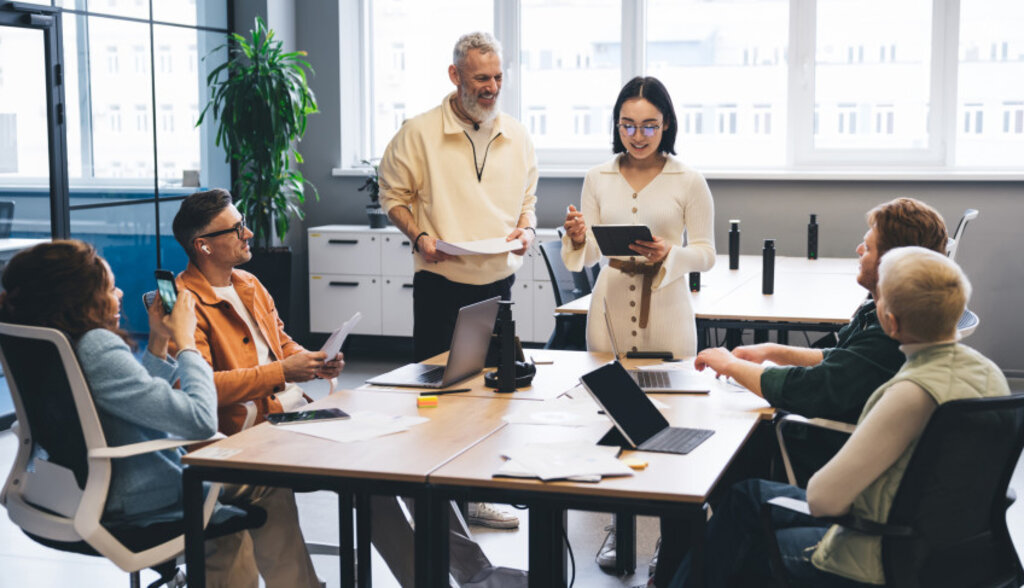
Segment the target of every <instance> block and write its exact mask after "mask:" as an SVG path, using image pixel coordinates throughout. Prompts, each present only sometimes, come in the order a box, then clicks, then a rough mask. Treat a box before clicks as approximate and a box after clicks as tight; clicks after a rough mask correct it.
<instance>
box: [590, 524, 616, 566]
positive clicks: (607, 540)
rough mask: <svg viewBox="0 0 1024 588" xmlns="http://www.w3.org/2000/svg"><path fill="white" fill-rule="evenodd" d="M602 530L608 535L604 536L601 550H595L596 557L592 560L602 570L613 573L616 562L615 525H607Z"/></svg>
mask: <svg viewBox="0 0 1024 588" xmlns="http://www.w3.org/2000/svg"><path fill="white" fill-rule="evenodd" d="M604 530H605V531H608V534H607V535H605V537H604V543H601V548H600V549H598V550H597V556H596V557H595V558H594V560H595V561H596V562H597V565H598V567H600V568H601V569H602V570H605V571H609V572H614V571H615V564H616V561H617V560H616V551H615V543H616V541H615V525H614V524H611V525H607V526H605V528H604Z"/></svg>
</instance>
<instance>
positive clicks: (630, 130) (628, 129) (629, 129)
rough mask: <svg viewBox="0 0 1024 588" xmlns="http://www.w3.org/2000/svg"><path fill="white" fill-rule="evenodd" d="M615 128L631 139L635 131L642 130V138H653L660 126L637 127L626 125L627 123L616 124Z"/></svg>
mask: <svg viewBox="0 0 1024 588" xmlns="http://www.w3.org/2000/svg"><path fill="white" fill-rule="evenodd" d="M615 126H617V127H619V128H620V129H622V131H623V132H624V133H626V135H627V136H629V137H632V136H633V135H635V134H636V130H637V129H640V130H642V131H643V132H644V136H645V137H653V136H654V133H656V132H657V131H658V129H660V128H661V125H644V126H642V127H638V126H636V125H633V124H627V123H619V124H617V125H615Z"/></svg>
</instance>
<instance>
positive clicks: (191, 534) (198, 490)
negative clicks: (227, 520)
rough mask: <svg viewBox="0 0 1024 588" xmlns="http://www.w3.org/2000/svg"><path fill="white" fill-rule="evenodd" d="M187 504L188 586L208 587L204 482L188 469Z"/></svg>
mask: <svg viewBox="0 0 1024 588" xmlns="http://www.w3.org/2000/svg"><path fill="white" fill-rule="evenodd" d="M182 492H183V493H184V497H183V498H184V502H185V505H184V506H185V566H186V571H187V573H188V585H189V586H191V587H193V588H196V587H198V588H205V587H206V551H205V546H204V543H205V540H204V537H203V535H204V533H203V480H202V479H201V478H200V477H199V476H198V475H197V474H196V472H195V470H193V469H192V468H189V467H186V468H185V470H184V473H183V475H182Z"/></svg>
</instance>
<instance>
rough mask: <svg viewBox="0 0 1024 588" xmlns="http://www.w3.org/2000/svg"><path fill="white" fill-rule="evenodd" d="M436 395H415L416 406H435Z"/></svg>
mask: <svg viewBox="0 0 1024 588" xmlns="http://www.w3.org/2000/svg"><path fill="white" fill-rule="evenodd" d="M436 407H437V396H417V397H416V408H436Z"/></svg>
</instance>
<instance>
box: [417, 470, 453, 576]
mask: <svg viewBox="0 0 1024 588" xmlns="http://www.w3.org/2000/svg"><path fill="white" fill-rule="evenodd" d="M448 502H449V501H447V500H444V499H443V497H438V496H436V493H434V492H431V491H430V488H429V487H428V488H427V490H426V491H425V492H424V493H422V494H420V495H418V496H416V497H415V509H414V510H415V512H414V513H413V518H414V520H415V522H416V534H415V538H414V542H415V552H416V553H415V558H416V563H415V565H416V586H447V585H448V568H449V545H448V540H449V539H448V533H449V522H448Z"/></svg>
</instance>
